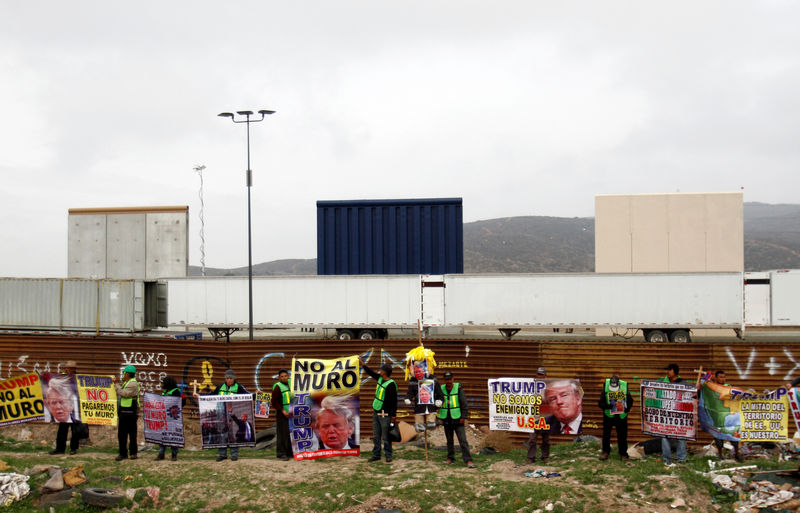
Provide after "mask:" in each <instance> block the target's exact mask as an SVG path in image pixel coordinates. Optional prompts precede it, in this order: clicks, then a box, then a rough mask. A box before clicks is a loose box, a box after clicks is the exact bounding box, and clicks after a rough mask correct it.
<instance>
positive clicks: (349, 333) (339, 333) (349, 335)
mask: <svg viewBox="0 0 800 513" xmlns="http://www.w3.org/2000/svg"><path fill="white" fill-rule="evenodd" d="M355 337H356V335H355V333H353V330H336V338H338V339H339V340H353V339H354V338H355Z"/></svg>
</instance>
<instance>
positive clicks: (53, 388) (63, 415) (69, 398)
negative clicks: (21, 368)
mask: <svg viewBox="0 0 800 513" xmlns="http://www.w3.org/2000/svg"><path fill="white" fill-rule="evenodd" d="M41 383H42V397H43V400H44V421H45V422H68V423H72V422H80V421H81V409H80V404H79V401H78V380H77V379H76V376H75V375H72V376H70V375H67V374H55V373H52V372H45V373H44V374H42V375H41Z"/></svg>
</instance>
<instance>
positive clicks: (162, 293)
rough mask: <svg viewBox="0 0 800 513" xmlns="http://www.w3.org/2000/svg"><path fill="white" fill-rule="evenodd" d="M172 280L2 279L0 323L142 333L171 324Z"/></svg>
mask: <svg viewBox="0 0 800 513" xmlns="http://www.w3.org/2000/svg"><path fill="white" fill-rule="evenodd" d="M165 314H166V283H163V282H161V283H159V282H145V281H143V280H90V279H79V278H69V279H60V278H0V327H2V328H4V329H36V330H48V331H111V332H136V331H145V330H149V329H153V328H156V327H159V326H166V324H167V320H166V316H165Z"/></svg>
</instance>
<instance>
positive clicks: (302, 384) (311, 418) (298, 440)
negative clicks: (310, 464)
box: [289, 356, 361, 460]
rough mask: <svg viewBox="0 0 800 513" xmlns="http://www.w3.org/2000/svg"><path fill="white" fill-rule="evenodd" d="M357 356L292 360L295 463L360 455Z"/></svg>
mask: <svg viewBox="0 0 800 513" xmlns="http://www.w3.org/2000/svg"><path fill="white" fill-rule="evenodd" d="M359 370H360V369H359V364H358V356H348V357H343V358H336V359H332V360H317V359H299V358H295V359H293V360H292V403H291V411H292V417H291V419H290V422H289V428H290V430H291V438H292V451H293V452H294V458H295V459H296V460H304V459H315V458H327V457H330V456H358V455H359V454H360V453H361V450H360V443H361V442H360V418H359V397H358V393H359V387H360V380H359Z"/></svg>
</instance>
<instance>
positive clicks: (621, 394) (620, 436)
mask: <svg viewBox="0 0 800 513" xmlns="http://www.w3.org/2000/svg"><path fill="white" fill-rule="evenodd" d="M597 405H598V406H599V407H600V409H601V410H603V454H602V455H601V456H600V459H601V460H607V459H608V456H609V455H610V454H611V429H612V428H613V429H616V430H617V446H618V447H617V450H618V451H619V457H620V458H621V459H622V460H623V461H627V460H628V412H630V411H631V408H633V396H632V395H631V392H630V390H628V383H627V382H626V381H623V380H621V379H619V376H616V375H614V376H612V377H611V378H609V379H606V380H605V384H604V386H603V393H602V394H601V395H600V400H599V401H598V402H597Z"/></svg>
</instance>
